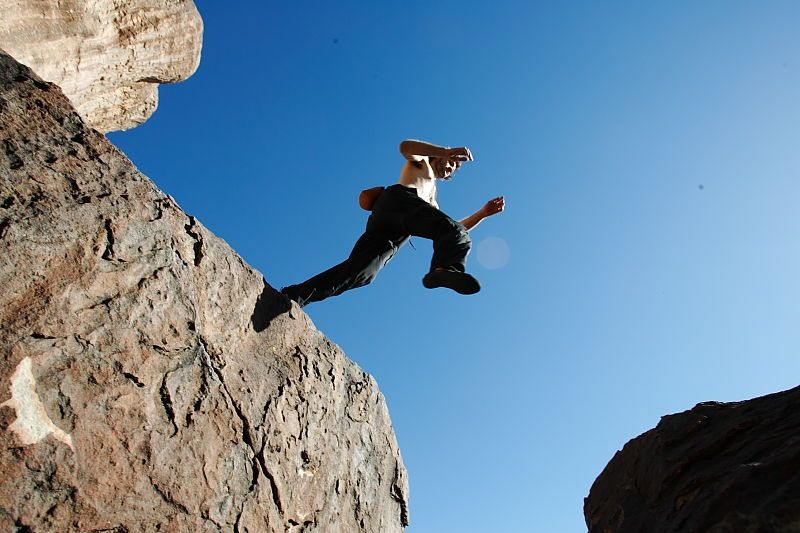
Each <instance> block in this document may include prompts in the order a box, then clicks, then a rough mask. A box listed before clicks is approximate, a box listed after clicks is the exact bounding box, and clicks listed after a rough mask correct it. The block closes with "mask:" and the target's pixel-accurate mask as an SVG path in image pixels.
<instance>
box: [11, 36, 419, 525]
mask: <svg viewBox="0 0 800 533" xmlns="http://www.w3.org/2000/svg"><path fill="white" fill-rule="evenodd" d="M0 286H2V288H3V290H2V291H0V404H2V406H0V530H2V531H117V532H139V531H141V532H144V531H148V532H150V531H186V532H200V531H202V532H217V531H226V532H229V531H236V532H241V533H243V532H251V533H256V532H258V533H261V532H300V531H305V532H312V531H318V532H326V533H332V532H342V533H352V532H381V533H385V532H398V531H402V530H403V527H404V526H405V525H406V524H407V523H408V513H407V494H408V485H407V477H406V471H405V468H404V467H403V463H402V460H401V457H400V453H399V450H398V446H397V441H396V438H395V435H394V432H393V429H392V426H391V422H390V419H389V414H388V411H387V407H386V402H385V401H384V398H383V396H382V395H381V393H380V392H379V390H378V387H377V386H376V383H375V380H374V379H373V378H372V377H371V376H369V375H368V374H366V373H365V372H364V371H362V370H361V369H360V368H359V367H358V366H357V365H356V364H354V363H353V362H352V361H350V360H349V359H348V358H347V356H346V355H345V354H344V353H343V352H342V350H341V349H340V348H339V347H338V346H336V345H335V344H334V343H332V342H331V341H330V340H328V339H327V338H325V337H324V336H323V335H322V334H321V333H320V332H319V331H317V330H316V329H315V327H314V325H313V323H312V322H311V320H310V319H309V318H308V317H307V316H306V315H305V314H304V313H303V312H302V311H301V310H300V309H299V308H298V307H297V306H296V305H295V304H292V303H291V302H289V301H288V300H286V299H285V298H284V297H283V296H282V295H281V294H280V293H278V292H276V291H275V290H274V289H273V288H272V287H271V286H270V285H269V284H268V283H266V281H265V280H264V278H263V277H262V275H261V274H259V273H258V272H256V271H255V270H254V269H253V268H251V267H250V266H248V265H247V264H246V263H245V262H244V261H243V260H242V258H241V257H239V256H238V255H237V254H236V253H235V252H234V251H233V250H232V249H231V248H230V247H229V246H228V245H227V244H226V243H225V242H223V241H222V240H221V239H219V238H218V237H216V236H215V235H214V234H213V233H211V232H210V231H209V230H208V229H206V228H205V227H204V226H203V225H202V224H201V223H200V222H199V221H198V220H197V219H195V218H194V217H192V216H189V215H187V214H186V213H184V212H183V211H182V210H181V208H180V207H179V205H178V203H177V202H176V201H175V199H173V198H172V197H170V196H168V195H166V194H164V193H163V192H161V191H160V190H158V188H157V187H156V186H155V185H154V184H153V183H152V182H151V181H150V180H149V179H148V178H147V177H145V176H144V175H142V174H141V173H140V172H138V171H137V169H136V168H135V167H134V166H133V165H132V164H131V162H130V161H129V160H128V159H127V158H126V157H125V156H124V155H123V154H122V153H121V152H120V151H119V150H118V149H116V148H115V147H114V146H113V145H112V144H110V143H109V142H108V140H107V139H106V138H105V137H104V136H103V135H101V134H100V133H98V132H97V131H95V130H94V129H92V128H91V127H89V126H88V125H87V124H86V123H85V122H84V120H83V119H82V118H81V116H80V115H79V113H77V112H76V111H75V109H74V108H73V107H72V106H71V105H70V103H69V101H68V100H67V98H65V97H64V95H63V94H62V92H61V90H60V89H59V88H58V87H57V86H56V85H54V84H52V83H47V82H45V81H42V80H41V79H40V78H39V77H37V76H36V75H35V74H33V73H32V71H31V70H29V69H28V68H26V67H24V66H22V65H20V64H19V63H17V62H16V61H15V60H14V59H12V58H11V57H10V56H9V55H6V54H4V53H2V52H0Z"/></svg>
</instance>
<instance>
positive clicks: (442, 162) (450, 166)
mask: <svg viewBox="0 0 800 533" xmlns="http://www.w3.org/2000/svg"><path fill="white" fill-rule="evenodd" d="M430 164H431V168H432V169H433V176H434V177H435V178H436V179H440V180H449V179H451V178H452V177H453V172H455V171H456V170H458V167H460V166H461V161H454V160H452V159H445V158H441V157H431V158H430Z"/></svg>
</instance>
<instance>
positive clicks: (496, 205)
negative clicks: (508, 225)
mask: <svg viewBox="0 0 800 533" xmlns="http://www.w3.org/2000/svg"><path fill="white" fill-rule="evenodd" d="M505 208H506V200H505V198H504V197H502V196H498V197H497V198H492V199H491V200H489V201H488V202H486V205H484V206H483V209H482V211H483V214H484V216H487V217H490V216H492V215H496V214H497V213H499V212H500V211H503V210H504V209H505Z"/></svg>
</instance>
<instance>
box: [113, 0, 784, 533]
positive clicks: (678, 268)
mask: <svg viewBox="0 0 800 533" xmlns="http://www.w3.org/2000/svg"><path fill="white" fill-rule="evenodd" d="M649 4H652V3H649ZM699 4H702V5H699ZM554 6H557V7H554ZM198 8H199V9H200V12H201V14H202V15H203V18H204V20H205V40H204V48H203V59H202V62H201V65H200V68H199V70H198V72H197V73H196V74H195V75H194V77H192V78H191V79H189V80H188V81H187V82H185V83H182V84H179V85H176V86H168V87H162V89H161V103H160V106H159V109H158V111H157V112H156V114H155V115H154V116H153V118H151V119H150V120H149V121H148V122H147V123H146V124H145V125H143V126H141V127H139V128H137V129H135V130H132V131H130V132H125V133H118V134H112V135H110V137H111V139H112V140H113V141H114V142H115V143H116V144H117V145H118V146H120V147H121V148H122V149H123V150H124V151H125V152H126V153H127V154H128V156H129V157H130V158H131V159H132V160H133V161H134V163H136V164H137V165H138V166H139V168H140V169H141V170H142V171H143V172H144V173H146V174H147V175H148V176H150V177H151V178H152V179H153V180H154V181H155V182H156V183H157V184H158V185H159V186H160V187H161V188H162V189H164V190H165V191H166V192H167V193H169V194H171V195H173V196H174V197H175V198H176V199H177V200H178V202H179V203H180V204H181V206H182V207H183V208H184V209H185V210H186V211H187V212H189V213H190V214H192V215H195V216H197V217H198V218H199V219H200V220H201V221H202V222H203V223H204V224H205V225H206V226H207V227H208V228H210V229H211V230H212V231H213V232H215V233H216V234H217V235H219V236H221V237H222V238H224V239H225V240H227V241H228V242H229V243H230V244H231V246H233V248H234V249H235V250H236V251H237V252H239V253H240V254H241V255H242V256H243V257H244V259H245V260H246V261H247V262H248V263H250V264H251V265H253V266H254V267H255V268H257V269H258V270H259V271H261V272H263V273H264V275H265V276H266V279H267V281H268V282H269V283H270V284H272V285H273V286H274V287H281V286H283V285H286V284H289V283H295V282H298V281H301V280H303V279H305V278H307V277H309V276H310V275H312V274H316V273H317V272H319V271H321V270H323V269H324V268H327V267H329V266H331V265H333V264H335V263H337V262H338V261H340V260H341V259H343V258H344V257H345V256H346V255H347V254H348V253H349V251H350V248H351V247H352V245H353V243H354V242H355V239H356V238H357V237H358V236H359V235H360V233H361V231H362V229H363V226H364V223H365V220H366V213H365V212H364V211H361V210H359V209H358V207H357V204H356V199H357V195H358V192H359V191H360V190H361V189H363V188H366V187H370V186H374V185H382V184H390V183H392V182H394V181H395V180H396V179H397V176H398V174H399V171H400V168H401V165H402V162H403V160H402V158H401V156H400V154H399V153H398V150H397V145H398V143H399V142H400V141H401V140H403V139H406V138H418V139H424V140H428V141H431V142H434V143H438V144H446V145H451V146H461V145H466V146H468V147H470V148H471V149H472V151H473V153H474V155H475V161H474V162H473V163H470V164H468V165H465V166H464V167H463V168H462V169H461V170H460V171H459V172H458V173H457V174H456V176H455V179H454V180H453V181H452V182H450V183H446V184H444V185H443V186H441V187H440V193H439V200H440V204H441V206H442V208H443V210H444V211H446V212H448V213H449V214H451V215H452V216H454V217H455V218H461V217H463V216H464V215H467V214H469V213H471V212H473V211H474V210H476V209H477V208H478V207H480V206H481V205H482V204H483V203H484V202H485V201H486V200H487V199H489V198H490V197H492V196H495V195H499V194H504V195H505V196H506V199H507V210H506V212H505V213H503V214H501V215H498V216H497V217H495V218H493V219H489V220H487V221H485V222H484V223H483V224H482V225H481V226H480V227H478V228H476V229H475V230H474V232H473V239H474V241H475V243H476V249H477V248H480V247H481V246H482V245H481V243H482V242H483V241H484V240H485V239H490V238H491V239H490V240H489V242H488V243H484V244H483V246H484V250H485V251H488V252H491V250H492V248H493V247H492V246H490V244H492V243H495V245H496V244H497V243H498V242H499V243H501V244H502V243H503V242H504V243H506V244H507V246H508V250H509V252H510V255H509V257H508V261H507V262H506V263H505V264H504V265H502V263H503V262H502V259H503V258H502V257H500V258H499V260H498V261H496V263H499V264H500V265H499V266H500V268H486V267H484V266H482V265H481V262H480V261H478V260H477V259H478V257H477V255H478V254H477V253H475V252H473V254H472V255H471V256H470V264H469V266H468V269H469V270H470V271H471V272H472V273H474V274H475V275H476V276H477V277H478V278H479V279H480V280H481V283H482V285H483V291H482V292H481V293H480V294H478V295H476V296H474V297H463V296H458V295H455V294H451V293H448V292H446V291H445V290H444V289H440V290H436V291H429V290H426V289H424V288H423V287H422V285H421V283H420V279H421V277H422V275H423V274H424V273H425V271H426V268H427V265H428V261H429V259H430V253H431V251H430V250H431V249H430V243H429V242H428V241H424V240H421V239H414V244H415V246H416V250H413V249H412V248H410V247H408V246H407V247H406V248H405V249H403V250H402V251H401V253H400V254H399V255H398V257H396V258H395V259H394V260H393V262H392V263H391V264H390V265H389V266H388V267H387V268H386V269H385V270H384V271H383V272H382V273H381V275H380V276H379V277H378V279H377V280H376V282H375V283H374V284H373V285H371V286H369V287H366V288H363V289H359V290H356V291H352V292H350V293H347V294H345V295H343V296H340V297H337V298H334V299H330V300H327V301H325V302H321V303H317V304H313V305H311V306H309V307H308V308H307V311H308V313H309V315H310V316H311V317H312V319H313V320H314V322H315V323H316V324H317V326H318V327H319V328H320V329H321V330H322V331H323V332H324V333H325V334H327V335H328V336H329V337H330V338H331V339H332V340H333V341H334V342H336V343H337V344H339V345H340V346H341V347H342V348H343V349H344V350H345V352H346V353H347V354H348V355H349V356H350V357H351V358H352V359H353V360H355V361H356V362H357V363H358V364H359V365H360V366H361V367H362V368H364V369H365V370H366V371H368V372H370V373H371V374H373V375H374V376H375V378H376V379H377V381H378V383H379V385H380V388H381V390H382V392H383V393H384V395H385V396H386V399H387V402H388V405H389V411H390V413H391V417H392V420H393V422H394V426H395V430H396V432H397V436H398V439H399V442H400V448H401V450H402V453H403V457H404V459H405V464H406V467H407V468H408V470H409V475H410V484H411V501H410V505H411V507H410V511H411V520H412V525H411V526H410V527H409V529H408V531H409V532H410V533H449V532H453V533H486V532H494V531H503V532H511V533H516V532H525V533H529V532H531V533H534V532H535V533H561V532H575V531H583V530H585V526H584V523H583V515H582V500H583V497H584V496H585V495H586V494H587V493H588V490H589V487H590V485H591V483H592V482H593V480H594V479H595V478H596V477H597V475H598V474H599V473H600V471H601V470H602V468H603V467H604V466H605V465H606V463H607V462H608V460H609V459H610V458H611V457H612V456H613V454H614V452H615V451H616V450H617V449H619V448H621V447H622V446H623V444H624V443H625V442H626V441H627V440H628V439H630V438H633V437H635V436H637V435H638V434H640V433H642V432H644V431H645V430H647V429H649V428H651V427H653V426H655V425H656V424H657V423H658V420H659V417H660V416H662V415H665V414H668V413H672V412H677V411H682V410H685V409H688V408H690V407H692V406H693V405H694V404H695V403H697V402H701V401H708V400H719V401H732V400H741V399H745V398H750V397H754V396H759V395H763V394H766V393H770V392H774V391H778V390H783V389H786V388H790V387H793V386H795V385H797V384H798V375H800V328H798V327H797V317H798V314H800V313H799V312H800V283H799V282H798V274H799V273H800V241H799V240H798V235H800V218H798V205H800V149H798V148H800V32H798V31H797V28H798V21H799V20H800V4H798V3H797V2H759V3H753V2H737V1H725V2H722V1H709V2H702V3H699V2H669V3H662V5H661V6H658V7H654V6H652V5H648V6H644V5H643V4H642V3H641V2H570V3H565V2H548V3H546V4H545V3H543V2H541V3H533V2H523V1H514V2H494V3H488V2H472V1H468V2H465V1H459V2H456V1H448V2H435V3H432V2H418V1H407V2H402V3H399V2H391V3H390V2H366V1H362V2H347V1H344V2H335V3H327V2H325V3H323V2H313V3H310V2H303V1H301V2H280V3H278V2H233V3H230V2H228V3H224V5H223V4H222V3H219V2H210V1H208V2H200V3H199V5H198ZM500 239H502V241H500ZM500 251H502V246H501V247H500ZM492 259H498V258H496V257H492V256H491V254H489V256H488V259H487V260H486V262H487V264H488V265H489V266H498V264H494V265H491V264H490V262H491V260H492Z"/></svg>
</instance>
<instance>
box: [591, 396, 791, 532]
mask: <svg viewBox="0 0 800 533" xmlns="http://www.w3.org/2000/svg"><path fill="white" fill-rule="evenodd" d="M584 515H585V517H586V524H587V525H588V527H589V531H590V533H645V532H646V533H667V532H671V533H677V532H687V533H688V532H698V533H699V532H703V533H705V532H708V533H797V532H800V387H798V388H795V389H791V390H788V391H785V392H781V393H777V394H771V395H769V396H764V397H761V398H755V399H753V400H748V401H744V402H737V403H716V402H709V403H702V404H699V405H697V406H695V407H694V408H693V409H691V410H690V411H685V412H683V413H679V414H675V415H670V416H665V417H663V418H662V419H661V422H660V423H659V424H658V426H656V428H655V429H652V430H650V431H648V432H647V433H645V434H643V435H641V436H639V437H637V438H635V439H633V440H631V441H630V442H628V443H627V444H626V445H625V447H624V448H623V449H622V450H621V451H619V452H617V454H616V455H615V456H614V458H613V459H612V460H611V462H609V464H608V466H607V467H606V468H605V470H603V472H602V473H601V474H600V477H598V478H597V480H596V481H595V483H594V485H592V489H591V491H590V493H589V496H588V498H586V502H585V505H584Z"/></svg>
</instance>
